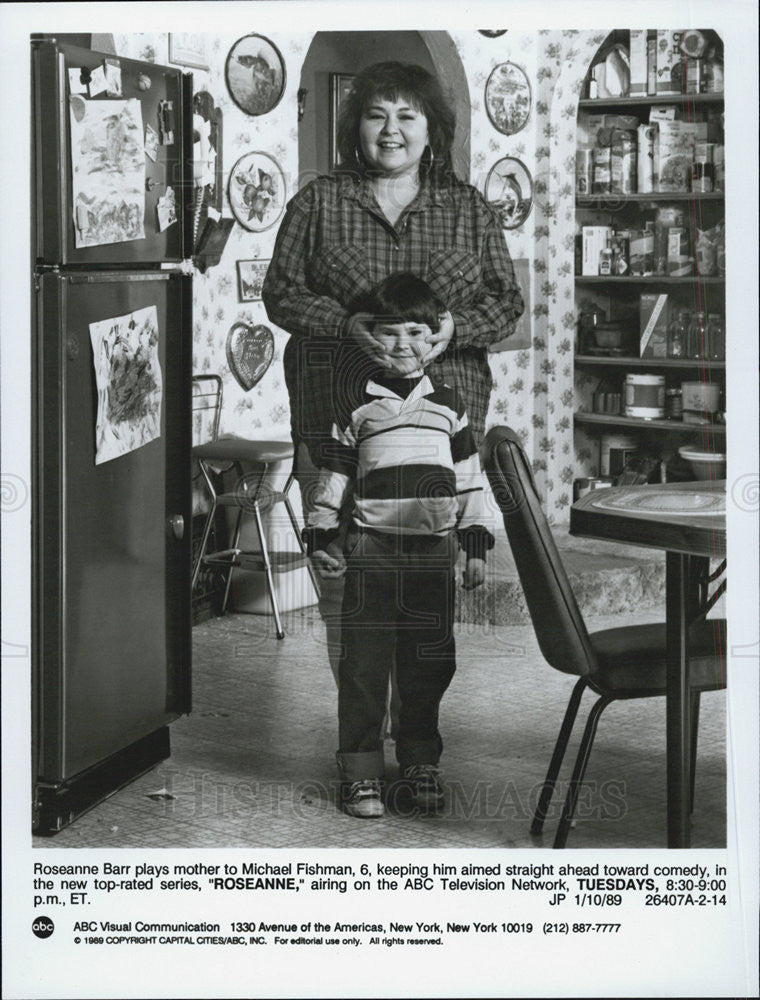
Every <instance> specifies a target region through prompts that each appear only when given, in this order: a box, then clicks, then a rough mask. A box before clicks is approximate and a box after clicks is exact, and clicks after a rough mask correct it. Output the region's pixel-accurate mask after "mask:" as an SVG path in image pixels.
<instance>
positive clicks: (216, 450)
mask: <svg viewBox="0 0 760 1000" xmlns="http://www.w3.org/2000/svg"><path fill="white" fill-rule="evenodd" d="M222 399H223V392H222V380H221V378H220V376H219V375H212V374H206V375H195V376H193V411H194V413H195V414H200V415H201V416H200V423H201V425H203V413H204V411H205V412H206V413H207V414H210V417H209V418H207V420H206V433H208V434H209V435H210V439H209V440H208V441H206V442H204V443H203V444H198V445H196V446H195V447H194V448H193V450H192V454H193V458H194V459H195V460H196V461H197V462H198V467H199V469H200V472H201V475H202V477H203V480H204V484H205V487H206V492H207V494H208V499H209V510H208V514H207V515H206V520H205V523H204V526H203V533H202V535H201V541H200V545H199V547H198V550H197V553H196V557H195V563H194V565H193V575H192V586H193V588H195V585H196V583H197V581H198V577H199V575H200V571H201V566H203V565H206V566H213V567H216V568H221V569H222V570H223V571H225V572H226V580H225V586H224V597H223V599H222V608H221V611H222V614H224V613H225V611H226V610H227V602H228V600H229V593H230V585H231V582H232V574H233V572H234V570H235V569H241V570H257V571H259V572H261V571H262V570H263V572H264V574H265V576H266V585H267V592H268V595H269V601H270V604H271V606H272V614H273V616H274V621H275V634H276V636H277V638H278V639H283V638H284V637H285V631H284V629H283V627H282V618H281V615H280V608H279V603H278V600H277V590H276V586H275V580H274V574H275V573H286V572H290V571H292V570H295V569H298V568H300V567H301V566H304V565H305V566H306V567H307V569H308V571H309V576H310V578H311V581H312V584H313V585H314V590H315V593H316V594H317V596H319V583H318V580H317V577H316V574H315V572H314V569H313V567H312V565H311V563H310V562H309V559H308V558H307V555H306V548H305V546H304V543H303V539H302V538H301V530H300V528H299V525H298V521H297V519H296V516H295V512H294V510H293V505H292V504H291V502H290V497H289V495H288V494H289V492H290V489H291V487H292V485H293V480H294V479H295V466H294V464H293V465H291V468H290V472H289V473H288V477H287V480H286V482H285V485H284V486H283V487H282V489H281V490H275V489H273V488H272V486H271V478H270V474H271V470H272V467H273V466H275V465H277V464H279V463H280V462H285V461H288V460H292V461H293V462H294V460H295V456H294V449H293V444H292V442H291V441H269V440H266V441H265V440H260V441H259V440H249V439H247V438H239V437H219V421H220V415H221V410H222ZM220 476H221V477H222V478H221V482H222V483H223V484H224V483H225V481H226V482H227V486H228V487H229V488H227V487H225V486H224V485H222V487H221V490H220V488H219V483H220ZM277 504H283V505H284V507H285V510H286V512H287V515H288V519H289V522H290V525H291V527H292V529H293V534H294V535H295V538H296V541H297V543H298V550H297V551H295V552H272V551H270V550H269V547H268V545H267V539H266V533H265V530H264V524H263V521H262V515H263V514H265V513H266V512H267V511H269V510H270V509H271V508H272V507H274V506H276V505H277ZM219 507H230V508H233V509H234V510H237V516H236V518H235V522H234V528H233V531H232V538H231V540H230V541H231V544H230V547H229V548H228V549H223V550H222V551H219V552H212V553H207V551H206V549H207V546H208V541H209V536H210V534H211V528H212V526H213V524H214V519H215V517H216V512H217V509H218V508H219ZM245 514H250V515H252V516H253V524H254V526H255V529H256V536H257V540H258V544H259V551H258V552H251V551H244V550H243V549H241V548H239V542H240V533H241V529H242V524H243V516H244V515H245Z"/></svg>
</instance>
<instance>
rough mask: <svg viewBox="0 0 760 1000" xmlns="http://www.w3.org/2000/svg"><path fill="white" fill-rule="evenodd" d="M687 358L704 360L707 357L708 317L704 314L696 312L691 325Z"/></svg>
mask: <svg viewBox="0 0 760 1000" xmlns="http://www.w3.org/2000/svg"><path fill="white" fill-rule="evenodd" d="M686 356H687V357H689V358H694V359H698V360H700V361H701V360H702V359H704V358H706V357H707V317H706V315H705V314H704V313H703V312H696V313H694V315H693V316H692V318H691V322H690V323H689V332H688V336H687V345H686Z"/></svg>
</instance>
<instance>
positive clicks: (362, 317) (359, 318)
mask: <svg viewBox="0 0 760 1000" xmlns="http://www.w3.org/2000/svg"><path fill="white" fill-rule="evenodd" d="M374 321H375V317H374V316H373V315H372V314H371V313H361V312H360V313H354V315H353V316H351V318H350V319H349V321H348V326H347V327H346V332H347V333H348V336H349V337H353V339H354V340H355V341H356V344H357V346H358V347H361V349H362V350H363V351H364V353H365V354H368V355H369V356H370V357H371V358H372V360H373V361H374V362H375V364H377V365H378V366H379V367H380V368H390V366H391V362H390V358H389V357H388V353H387V351H386V350H385V349H384V347H383V345H382V344H380V343H379V342H378V341H377V340H375V338H374V337H373V336H372V324H373V323H374Z"/></svg>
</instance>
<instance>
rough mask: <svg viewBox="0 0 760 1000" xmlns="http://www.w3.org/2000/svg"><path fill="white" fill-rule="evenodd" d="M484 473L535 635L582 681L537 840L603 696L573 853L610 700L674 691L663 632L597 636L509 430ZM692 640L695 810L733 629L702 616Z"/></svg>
mask: <svg viewBox="0 0 760 1000" xmlns="http://www.w3.org/2000/svg"><path fill="white" fill-rule="evenodd" d="M483 458H484V465H485V470H486V474H487V476H488V479H489V482H490V484H491V489H492V491H493V495H494V499H495V500H496V503H497V505H498V507H499V509H500V511H501V514H502V516H503V519H504V527H505V529H506V532H507V537H508V539H509V544H510V547H511V549H512V554H513V557H514V560H515V564H516V566H517V572H518V575H519V577H520V583H521V585H522V589H523V591H524V593H525V600H526V603H527V605H528V611H529V613H530V617H531V621H532V623H533V628H534V631H535V633H536V638H537V639H538V644H539V647H540V649H541V653H542V654H543V656H544V659H545V660H546V661H547V662H548V663H549V664H550V666H552V667H554V668H555V669H556V670H559V671H561V672H563V673H566V674H574V675H576V676H577V677H578V681H577V683H576V684H575V687H574V688H573V691H572V693H571V695H570V701H569V703H568V706H567V710H566V712H565V716H564V719H563V720H562V725H561V726H560V730H559V734H558V736H557V740H556V744H555V747H554V752H553V754H552V757H551V761H550V763H549V769H548V772H547V775H546V779H545V781H544V783H543V786H542V788H541V793H540V795H539V800H538V806H537V808H536V812H535V814H534V817H533V822H532V825H531V833H532V834H534V835H538V834H540V833H541V832H542V831H543V826H544V820H545V819H546V815H547V812H548V809H549V805H550V803H551V799H552V795H553V792H554V788H555V785H556V783H557V777H558V775H559V771H560V768H561V766H562V762H563V760H564V757H565V751H566V750H567V746H568V742H569V740H570V736H571V734H572V730H573V725H574V723H575V719H576V716H577V714H578V709H579V707H580V704H581V699H582V697H583V694H584V692H585V691H586V689H587V688H588V689H589V690H591V691H593V692H594V693H595V694H597V695H598V696H599V697H598V699H597V701H596V702H595V703H594V704H593V706H592V708H591V710H590V712H589V714H588V717H587V721H586V726H585V730H584V733H583V737H582V739H581V742H580V746H579V749H578V754H577V757H576V759H575V765H574V768H573V771H572V776H571V778H570V784H569V787H568V791H567V795H566V798H565V803H564V807H563V809H562V814H561V817H560V820H559V825H558V828H557V831H556V834H555V838H554V847H555V848H561V847H564V846H565V843H566V841H567V836H568V832H569V830H570V826H571V824H572V822H573V817H574V815H575V807H576V803H577V800H578V793H579V791H580V788H581V786H582V784H583V778H584V775H585V772H586V766H587V764H588V761H589V757H590V755H591V748H592V744H593V741H594V736H595V735H596V729H597V725H598V723H599V718H600V716H601V714H602V712H603V711H604V709H605V708H606V707H607V705H609V704H610V702H612V701H615V700H631V699H634V698H652V697H656V696H664V695H665V690H666V638H665V635H666V633H665V624H664V623H662V624H653V625H626V626H621V627H619V628H611V629H604V630H602V631H598V632H591V633H589V632H588V630H587V629H586V625H585V623H584V620H583V616H582V615H581V612H580V609H579V607H578V603H577V601H576V599H575V596H574V594H573V591H572V588H571V587H570V582H569V580H568V577H567V574H566V572H565V569H564V566H563V565H562V560H561V558H560V555H559V552H558V550H557V546H556V544H555V542H554V537H553V536H552V533H551V530H550V529H549V524H548V522H547V519H546V515H545V514H544V512H543V510H542V508H541V504H540V502H539V497H538V492H537V490H536V485H535V481H534V478H533V472H532V470H531V467H530V464H529V462H528V459H527V457H526V455H525V452H524V451H523V449H522V446H521V444H520V440H519V438H518V436H517V435H516V434H515V432H514V431H513V430H511V428H509V427H494V428H492V429H491V430H490V431H489V432H488V434H487V435H486V438H485V441H484V444H483ZM696 617H697V618H698V620H694V621H693V623H692V625H691V627H690V632H689V649H690V656H689V664H690V684H691V719H692V746H691V750H692V757H691V762H692V768H691V774H692V789H691V791H692V807H693V796H694V784H693V781H694V770H695V764H696V742H697V740H696V737H697V722H698V717H699V696H700V694H701V693H702V692H703V691H715V690H719V689H721V688H723V687H725V651H726V623H725V620H723V619H709V620H705V619H704V617H703V616H701V617H700V616H696Z"/></svg>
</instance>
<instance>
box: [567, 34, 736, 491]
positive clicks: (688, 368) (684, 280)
mask: <svg viewBox="0 0 760 1000" xmlns="http://www.w3.org/2000/svg"><path fill="white" fill-rule="evenodd" d="M627 35H628V33H627V32H623V31H617V32H613V33H612V34H611V35H610V36H609V37H608V38H607V40H606V42H604V43H603V44H602V46H601V47H600V49H599V53H601V55H602V56H603V55H604V51H605V49H608V48H609V47H610V45H611V43H612V42H615V41H617V42H622V43H623V44H626V43H627ZM668 106H671V107H675V108H676V109H677V112H678V113H679V114H680V117H681V118H683V119H684V120H692V121H693V120H694V119H695V118H698V117H699V113H700V112H707V111H708V110H710V111H716V110H722V109H723V107H724V95H723V94H722V93H706V94H661V95H637V96H636V97H615V98H600V99H589V98H582V99H581V100H580V101H579V103H578V113H579V117H582V116H586V115H599V114H622V115H625V114H629V115H633V116H636V117H638V119H639V120H640V121H641V122H642V123H645V122H646V121H647V120H648V118H649V111H650V110H651V109H653V108H662V107H668ZM711 117H713V119H714V116H711ZM668 204H672V205H679V206H682V207H683V209H684V213H685V215H687V216H689V217H690V219H691V222H690V225H691V226H692V228H694V220H697V219H698V220H699V226H700V228H708V227H709V226H712V225H715V224H716V222H718V221H719V220H720V219H721V217H724V211H723V206H724V204H725V194H724V192H723V191H710V192H706V193H700V192H694V191H678V192H669V191H652V192H644V193H641V194H639V193H632V194H622V193H618V192H609V193H586V194H576V199H575V205H576V219H577V220H578V222H579V223H580V224H581V225H583V224H586V225H612V226H613V228H615V229H633V230H636V229H643V228H644V219H645V218H651V217H652V214H653V213H654V212H655V211H656V210H657V209H658V208H659V207H660V206H662V205H668ZM692 236H693V238H695V237H696V232H693V234H692ZM693 255H694V257H696V250H695V249H694V251H693ZM695 268H696V263H695ZM575 286H576V300H577V299H578V298H579V296H581V295H582V296H584V297H586V298H587V299H589V298H590V299H592V300H593V299H595V301H596V302H597V303H601V302H604V307H601V311H602V312H605V311H606V314H607V316H608V318H613V319H614V318H619V319H623V320H629V319H630V321H631V330H630V336H629V337H628V338H627V339H626V341H625V342H624V343H626V344H627V345H628V346H627V348H626V350H627V351H628V352H631V351H633V350H634V342H635V343H638V329H636V331H635V336H634V328H633V322H634V321H635V320H634V316H636V315H637V299H638V296H639V294H640V293H643V292H650V291H652V292H654V291H662V292H668V293H671V298H670V303H671V307H672V308H682V307H683V308H687V309H689V310H690V311H695V310H697V309H700V310H704V311H705V312H716V313H719V314H720V315H721V317H722V318H723V321H724V322H725V287H726V280H725V277H724V276H722V275H721V276H712V275H711V276H709V277H708V276H701V275H698V274H692V275H688V276H683V277H682V276H671V275H666V274H653V275H580V274H578V275H576V276H575ZM585 346H588V347H590V345H585ZM574 365H575V368H576V370H577V371H579V372H583V373H585V374H586V375H587V376H594V377H596V378H598V379H600V380H604V379H606V380H608V382H612V383H617V382H619V383H620V386H621V388H620V391H621V393H623V394H624V382H625V376H626V374H627V373H628V372H638V373H642V372H650V373H653V374H662V375H664V376H665V377H666V386H667V387H668V388H677V387H679V385H680V383H681V382H685V381H689V380H690V379H691V380H694V381H696V380H702V381H705V380H707V381H715V382H718V383H719V384H720V385H721V386H722V387H725V371H726V363H725V361H702V360H700V359H697V358H640V357H636V356H632V355H631V354H630V353H629V354H628V355H627V356H622V355H619V356H615V355H604V354H591V353H584V354H581V353H576V354H575V356H574ZM590 391H591V390H590V388H589V387H586V388H585V389H584V390H583V398H582V399H579V400H578V405H579V406H580V407H581V409H579V410H578V411H576V413H575V415H574V423H575V426H576V427H577V428H578V431H579V432H580V431H584V432H585V433H586V434H587V435H588V434H592V435H595V436H597V437H599V436H600V435H601V434H603V433H605V432H623V433H624V432H626V431H629V432H631V434H632V435H633V436H634V437H636V436H640V438H641V440H642V443H644V442H645V443H646V448H647V449H648V451H649V452H650V453H653V454H655V455H656V454H657V453H658V449H660V450H659V454H660V456H661V457H665V456H666V455H667V454H668V453H669V452H670V453H671V454H672V446H673V440H674V439H675V440H676V441H677V440H679V438H680V439H685V438H687V437H688V436H692V437H693V438H694V439H695V440H697V441H698V442H700V444H701V445H702V446H703V447H704V448H706V449H713V448H716V450H719V449H724V448H725V435H726V425H725V424H724V423H711V424H690V423H684V422H683V421H682V420H672V419H658V420H643V419H635V418H631V417H626V416H624V415H622V414H615V415H613V414H608V413H593V412H589V411H590V409H591V407H590V399H588V398H587V394H588V393H589V392H590ZM613 391H618V390H617V389H614V390H613ZM673 436H675V437H673ZM658 442H661V444H658ZM600 454H601V442H600ZM679 472H682V470H679ZM677 475H678V473H677Z"/></svg>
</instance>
